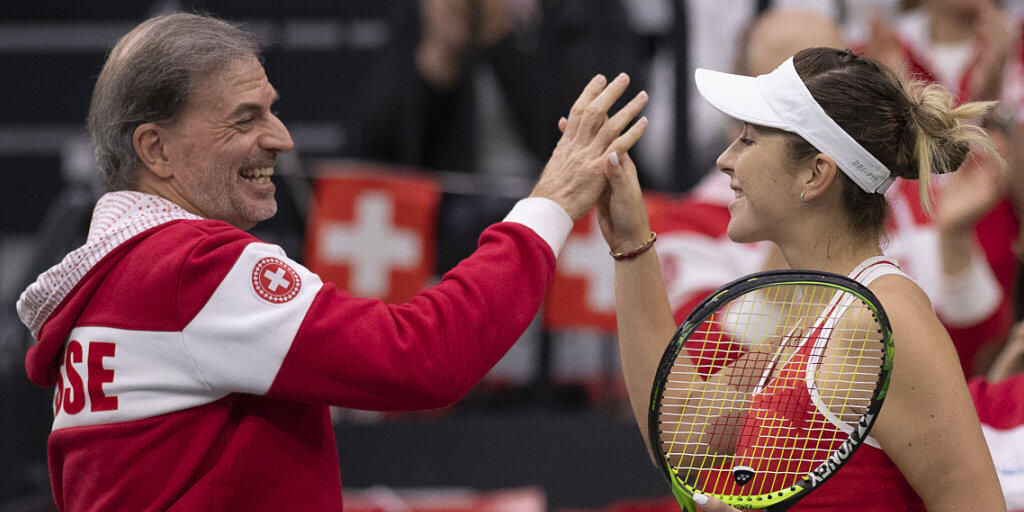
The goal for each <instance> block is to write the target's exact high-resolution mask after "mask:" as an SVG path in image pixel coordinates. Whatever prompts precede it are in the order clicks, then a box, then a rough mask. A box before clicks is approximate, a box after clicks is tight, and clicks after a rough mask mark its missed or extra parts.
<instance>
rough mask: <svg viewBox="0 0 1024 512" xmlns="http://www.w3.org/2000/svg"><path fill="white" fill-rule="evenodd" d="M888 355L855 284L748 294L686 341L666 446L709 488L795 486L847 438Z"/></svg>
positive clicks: (664, 420)
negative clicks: (851, 289)
mask: <svg viewBox="0 0 1024 512" xmlns="http://www.w3.org/2000/svg"><path fill="white" fill-rule="evenodd" d="M883 356H884V344H883V343H882V340H881V337H880V335H879V333H878V330H877V324H876V323H875V322H874V319H873V317H872V316H871V315H870V309H869V308H867V307H866V306H865V305H864V303H863V302H862V301H860V300H859V299H856V300H855V296H853V295H852V294H849V293H848V292H845V291H841V290H838V289H836V288H832V287H828V286H823V285H790V286H770V287H767V288H762V289H759V290H755V291H753V292H748V293H747V294H744V295H741V296H739V297H737V298H736V299H734V300H732V301H730V302H729V304H727V305H725V306H723V307H721V308H719V310H718V311H717V312H716V313H714V314H713V315H711V316H710V317H709V318H708V319H707V320H706V321H704V322H703V324H702V325H700V326H699V328H698V329H697V330H696V331H695V332H694V333H693V334H691V335H690V336H689V338H688V341H687V342H686V345H685V346H684V348H683V349H682V350H680V352H679V355H678V357H677V359H676V361H675V364H674V365H673V366H672V368H671V371H670V374H669V376H668V379H667V383H666V385H665V388H664V392H663V398H662V401H661V405H660V407H659V415H658V422H659V425H658V427H659V437H660V439H659V441H660V443H661V446H662V451H663V453H664V454H665V456H666V457H667V458H668V460H669V464H670V466H671V467H672V468H673V470H674V471H675V472H676V473H677V475H678V476H679V478H681V479H682V480H683V481H685V482H687V483H688V484H690V485H692V486H693V487H695V488H696V489H698V490H704V491H707V492H711V493H716V494H728V495H738V496H750V495H761V494H767V493H770V492H774V491H775V490H779V489H783V488H786V487H788V486H790V485H792V484H793V483H795V482H796V481H797V480H798V479H800V478H803V477H804V476H805V475H806V474H807V473H808V472H809V471H811V470H812V469H813V468H814V467H816V466H817V465H818V464H820V463H821V462H822V461H824V460H825V459H826V458H827V457H828V456H829V455H830V454H831V453H833V452H834V451H835V450H836V449H837V448H838V446H839V445H840V444H842V443H843V442H844V441H845V440H846V439H847V437H848V436H849V434H848V433H849V431H851V430H852V429H853V428H854V425H853V424H854V423H855V422H856V421H857V420H858V419H859V418H860V416H861V415H862V414H863V413H864V412H865V411H866V410H867V408H868V406H869V405H870V403H871V400H872V396H873V393H874V390H875V386H876V381H877V378H878V374H879V371H880V366H881V362H882V359H883ZM694 382H700V384H699V385H694V384H693V383H694ZM737 466H747V467H750V468H752V469H753V470H754V472H755V476H754V478H753V479H752V480H751V481H750V482H749V483H746V485H743V486H740V485H738V483H737V482H736V481H735V480H734V475H733V472H732V470H733V469H734V468H735V467H737Z"/></svg>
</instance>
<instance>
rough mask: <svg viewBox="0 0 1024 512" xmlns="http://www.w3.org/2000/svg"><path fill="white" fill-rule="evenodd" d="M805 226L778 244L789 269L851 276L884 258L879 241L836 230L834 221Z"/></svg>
mask: <svg viewBox="0 0 1024 512" xmlns="http://www.w3.org/2000/svg"><path fill="white" fill-rule="evenodd" d="M823 220H824V222H804V223H803V225H802V227H803V228H804V229H802V230H801V231H800V232H797V233H791V236H790V237H788V238H787V239H785V240H776V241H775V243H776V244H777V245H778V246H779V249H780V250H781V251H782V255H783V257H785V259H786V263H788V264H789V267H790V268H793V269H799V270H818V271H822V272H831V273H833V274H840V275H848V274H849V273H850V272H851V271H852V270H853V269H854V268H856V267H857V265H859V264H860V263H861V262H863V261H864V260H866V259H868V258H870V257H872V256H881V255H882V249H881V247H880V246H879V244H878V240H877V239H874V238H864V237H863V236H858V235H855V234H854V233H852V232H850V231H849V230H846V229H842V228H840V227H839V226H837V225H836V224H837V222H836V221H835V219H834V218H832V219H823Z"/></svg>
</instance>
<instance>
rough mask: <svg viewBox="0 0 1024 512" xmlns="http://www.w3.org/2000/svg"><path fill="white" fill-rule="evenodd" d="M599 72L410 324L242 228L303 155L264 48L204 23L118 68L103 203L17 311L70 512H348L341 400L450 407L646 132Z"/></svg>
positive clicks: (167, 27) (96, 121)
mask: <svg viewBox="0 0 1024 512" xmlns="http://www.w3.org/2000/svg"><path fill="white" fill-rule="evenodd" d="M627 85H628V77H626V76H625V75H621V76H620V77H618V78H616V79H615V80H614V81H612V82H610V83H607V81H606V80H605V79H604V78H603V77H601V76H597V77H595V78H594V79H593V80H592V81H591V83H590V84H588V86H587V88H586V89H585V90H584V92H583V93H582V94H581V96H580V97H579V99H578V100H577V102H576V103H575V104H574V105H573V107H572V110H571V113H570V116H569V117H570V121H569V127H568V129H567V130H566V134H565V136H563V137H562V139H561V140H560V141H559V143H558V146H557V147H556V148H555V151H554V153H553V155H552V157H551V159H550V160H549V162H548V164H547V166H546V167H545V169H544V171H543V172H542V174H541V177H540V179H539V180H538V182H537V185H536V187H535V189H534V191H533V193H532V195H531V197H530V198H528V199H525V200H523V201H520V202H519V203H518V204H517V205H516V206H515V208H513V210H512V212H510V213H509V215H508V217H506V219H505V221H504V222H500V223H498V224H495V225H493V226H491V227H489V228H488V229H487V230H485V231H484V233H483V234H482V236H481V238H480V246H479V249H478V250H477V251H476V252H475V253H474V254H473V255H472V256H471V257H469V258H467V259H466V260H465V261H463V262H462V263H461V264H460V265H459V266H457V267H456V268H455V269H453V270H452V271H451V272H449V273H448V274H447V275H445V276H444V278H443V279H442V281H441V282H440V283H439V284H438V285H437V286H435V287H433V288H431V289H429V290H426V291H424V292H423V293H421V294H420V295H419V296H417V297H415V298H414V299H413V300H411V301H410V302H408V303H406V304H402V305H397V306H393V305H386V304H383V303H380V302H379V301H375V300H366V299H359V298H355V297H351V296H349V295H348V294H347V293H345V292H344V291H341V290H336V289H335V288H334V287H333V285H331V284H329V283H328V284H324V283H322V282H321V281H320V279H319V278H318V277H317V276H316V275H314V274H312V273H311V272H309V271H308V270H307V269H305V268H304V267H302V266H301V265H300V264H298V263H297V262H295V261H293V260H291V259H289V258H288V257H287V256H286V255H285V254H284V252H283V251H282V250H281V249H280V248H279V247H276V246H274V245H271V244H267V243H263V242H261V241H259V240H257V239H256V238H254V237H252V236H251V235H249V234H247V233H245V232H244V231H243V230H244V229H248V228H251V227H252V226H253V225H255V224H256V223H257V222H259V221H262V220H265V219H267V218H269V217H271V216H272V215H273V214H274V213H275V211H276V208H277V206H276V203H275V200H274V185H273V183H271V181H270V176H271V175H273V167H274V164H275V161H276V157H277V155H278V154H279V153H283V152H286V151H289V150H291V149H292V146H293V143H292V139H291V137H290V135H289V133H288V130H287V129H286V128H285V127H284V125H283V124H282V123H281V121H280V120H279V119H278V118H277V117H276V116H275V115H274V113H273V110H272V104H273V102H274V100H275V99H276V97H277V93H276V92H275V90H274V88H273V87H272V86H271V85H270V83H269V82H268V80H267V77H266V75H265V73H264V71H263V67H262V65H261V64H260V61H259V53H258V48H257V45H256V43H255V40H254V39H253V37H252V36H251V35H249V34H248V33H246V32H244V31H242V30H240V29H238V28H237V27H234V26H232V25H230V24H228V23H225V22H223V21H220V20H217V19H213V18H209V17H203V16H197V15H192V14H173V15H165V16H159V17H156V18H153V19H150V20H147V21H145V22H143V23H142V24H140V25H139V26H138V27H136V28H135V29H133V30H132V31H131V32H129V33H128V34H127V35H125V36H124V37H123V38H122V39H121V40H120V41H119V42H118V43H117V45H116V46H115V47H114V48H113V49H112V51H111V53H110V56H109V58H108V59H107V62H106V64H105V65H104V68H103V70H102V72H101V73H100V76H99V78H98V80H97V83H96V87H95V90H94V92H93V97H92V101H91V105H90V112H89V129H90V134H91V136H92V139H93V142H94V145H95V147H96V153H97V157H98V162H99V165H100V167H101V169H102V170H103V171H104V173H105V174H106V178H107V183H108V188H109V190H110V191H111V193H108V194H106V195H104V196H103V197H102V198H101V199H100V201H99V202H98V203H97V205H96V209H95V211H94V214H93V220H92V225H91V226H90V231H89V237H88V240H87V242H86V244H85V245H84V246H83V247H81V248H80V249H78V250H76V251H74V252H73V253H71V254H69V255H68V256H67V257H66V258H65V259H64V261H63V262H61V263H60V264H59V265H57V266H55V267H53V268H52V269H50V270H48V271H47V272H46V273H44V274H43V275H41V276H40V277H39V279H38V281H36V283H34V284H33V285H32V286H30V287H29V288H28V289H27V290H26V291H25V292H24V293H23V294H22V296H21V299H20V300H19V301H18V312H19V315H20V316H21V318H22V320H23V321H24V322H25V324H26V325H27V326H28V327H29V329H30V330H31V331H32V334H33V335H34V336H35V338H36V339H37V340H38V343H37V344H36V345H35V346H34V347H32V349H31V350H30V351H29V354H28V356H27V358H26V368H27V372H28V376H29V378H30V379H31V380H32V381H33V382H35V383H37V384H39V385H42V386H56V393H55V396H54V414H55V417H54V424H53V431H52V433H51V434H50V437H49V441H48V458H49V467H50V476H51V483H52V487H53V492H54V498H55V500H56V504H57V507H58V508H59V509H60V510H62V511H65V510H76V511H77V510H167V509H173V510H250V511H251V510H303V511H310V510H340V509H341V481H340V475H339V467H338V460H337V451H336V444H335V440H334V435H333V430H332V427H331V422H330V418H329V416H328V407H327V406H328V405H341V406H347V407H356V408H368V409H382V410H387V409H390V410H397V409H416V408H434V407H442V406H446V405H449V404H451V403H453V402H454V401H456V400H458V399H459V397H461V396H462V395H463V394H464V393H465V392H466V391H467V390H468V389H469V388H470V387H471V386H472V385H473V384H474V383H475V382H476V381H477V380H478V379H479V378H480V377H482V376H483V375H484V374H485V373H486V372H487V370H488V369H489V368H490V367H491V366H492V365H493V364H494V363H495V362H497V361H498V360H499V359H500V358H501V356H502V355H503V354H504V353H505V351H506V350H507V349H508V348H509V347H510V346H511V344H512V343H513V342H514V341H515V340H516V339H517V338H518V336H519V335H520V334H521V332H522V331H523V330H524V329H525V328H526V325H527V324H528V322H529V321H530V320H531V319H532V318H533V316H534V315H535V313H536V311H537V308H538V307H539V305H540V302H541V299H542V297H543V295H544V292H545V289H546V287H547V285H548V284H549V283H550V281H551V279H552V273H553V267H554V263H555V258H556V256H557V253H558V251H559V249H560V248H561V246H562V244H563V242H564V240H565V238H566V236H567V234H568V232H569V230H570V228H571V226H572V223H573V222H574V221H575V220H578V219H579V218H580V217H582V216H583V215H584V214H585V213H586V211H587V210H589V209H590V208H591V207H592V205H593V204H594V203H595V201H596V199H597V196H598V195H599V194H600V193H601V191H602V190H603V188H604V184H605V172H606V171H607V170H608V169H609V165H610V164H609V162H610V161H614V160H615V159H613V158H611V156H612V155H613V154H616V153H617V154H621V153H622V152H625V151H626V150H628V149H629V148H630V147H631V146H632V145H633V143H635V142H636V140H637V139H638V138H639V137H640V135H642V132H643V130H644V129H645V127H646V121H645V120H644V119H641V120H640V121H638V122H637V123H635V124H634V125H633V127H632V128H630V129H629V130H628V131H626V133H624V134H622V135H619V134H620V132H622V130H624V129H625V126H626V125H627V124H628V123H629V122H630V121H631V120H632V118H633V117H634V116H635V115H636V114H637V113H638V112H639V110H640V109H641V108H642V107H643V104H644V103H645V102H646V95H645V94H641V95H639V96H638V97H637V98H636V99H634V100H633V101H631V102H629V103H628V104H627V105H626V106H625V107H623V109H622V110H621V111H619V112H618V113H616V114H615V115H613V116H611V117H610V118H609V117H608V116H607V115H606V112H607V111H608V109H609V107H610V106H611V105H612V103H613V102H614V101H615V100H616V99H617V98H618V97H619V95H621V94H622V92H623V91H624V90H625V88H626V86H627Z"/></svg>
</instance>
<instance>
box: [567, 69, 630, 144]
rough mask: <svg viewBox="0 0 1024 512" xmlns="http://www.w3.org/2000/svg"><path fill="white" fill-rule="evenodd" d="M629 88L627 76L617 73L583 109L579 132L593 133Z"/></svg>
mask: <svg viewBox="0 0 1024 512" xmlns="http://www.w3.org/2000/svg"><path fill="white" fill-rule="evenodd" d="M628 86H629V75H627V74H625V73H619V76H617V77H615V80H612V82H611V83H610V84H608V86H607V87H605V88H604V90H603V91H601V94H598V95H597V97H596V98H594V100H593V101H591V102H590V104H588V105H587V106H586V107H585V108H584V109H583V116H582V118H581V119H580V128H579V129H580V131H582V132H584V133H595V132H596V131H597V130H598V129H599V128H600V127H601V126H602V125H603V124H604V121H605V119H606V118H607V115H608V109H610V108H612V105H614V104H615V100H617V99H619V96H622V93H623V92H626V87H628Z"/></svg>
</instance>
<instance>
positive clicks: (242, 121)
mask: <svg viewBox="0 0 1024 512" xmlns="http://www.w3.org/2000/svg"><path fill="white" fill-rule="evenodd" d="M254 120H255V118H254V117H247V118H245V119H242V120H241V121H239V122H238V124H249V123H251V122H253V121H254Z"/></svg>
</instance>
